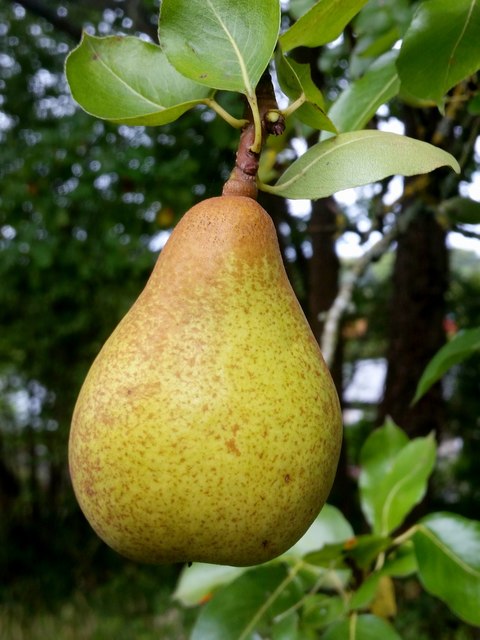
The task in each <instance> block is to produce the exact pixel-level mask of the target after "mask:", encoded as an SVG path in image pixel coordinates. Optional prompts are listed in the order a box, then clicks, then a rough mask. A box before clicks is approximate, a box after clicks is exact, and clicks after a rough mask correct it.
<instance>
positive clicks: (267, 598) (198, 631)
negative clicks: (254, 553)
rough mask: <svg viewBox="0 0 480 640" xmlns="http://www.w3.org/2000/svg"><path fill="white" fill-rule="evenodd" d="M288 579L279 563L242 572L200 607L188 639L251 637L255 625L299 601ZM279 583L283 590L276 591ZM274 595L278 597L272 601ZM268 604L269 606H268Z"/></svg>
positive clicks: (209, 639) (215, 639)
mask: <svg viewBox="0 0 480 640" xmlns="http://www.w3.org/2000/svg"><path fill="white" fill-rule="evenodd" d="M288 576H289V574H288V572H287V569H286V567H285V566H284V565H281V564H268V565H263V566H261V567H258V568H255V569H250V570H249V571H247V572H245V573H244V574H243V575H241V576H240V577H239V578H237V579H236V580H235V581H234V582H232V583H230V584H229V585H227V586H226V587H225V588H223V589H221V590H219V591H217V593H216V594H215V595H214V597H213V598H212V599H211V600H210V601H209V602H208V603H207V604H206V605H205V606H204V607H203V608H202V610H201V612H200V615H199V617H198V618H197V621H196V623H195V625H194V628H193V631H192V635H191V636H190V638H191V640H207V639H208V640H238V638H240V637H242V634H244V636H243V637H244V638H245V640H247V638H248V639H250V638H252V632H253V631H254V629H256V628H258V625H259V624H262V623H263V624H264V623H265V620H269V621H271V620H272V618H273V617H274V616H276V615H278V614H280V613H282V612H283V611H285V610H287V609H288V608H289V607H291V606H292V605H294V604H295V603H296V602H297V601H298V600H299V599H300V598H301V595H302V592H301V590H300V587H299V585H298V584H297V583H296V582H295V579H292V580H289V577H288ZM282 583H283V585H284V587H285V588H282V589H279V587H280V585H281V584H282ZM277 589H279V590H278V592H276V590H277ZM274 593H277V595H278V597H275V598H272V594H274ZM269 602H270V603H271V606H268V603H269ZM266 603H267V606H265V604H266ZM262 608H265V610H264V611H262V613H263V615H261V617H260V618H259V620H258V624H257V623H256V624H255V625H254V628H251V629H250V627H251V623H252V622H253V621H254V620H255V619H256V617H257V615H258V614H259V612H260V610H261V609H262ZM249 629H250V632H249Z"/></svg>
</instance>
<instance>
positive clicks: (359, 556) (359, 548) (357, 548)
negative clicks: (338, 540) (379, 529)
mask: <svg viewBox="0 0 480 640" xmlns="http://www.w3.org/2000/svg"><path fill="white" fill-rule="evenodd" d="M390 544H391V539H390V538H388V537H387V536H378V535H372V534H370V533H367V534H364V535H361V536H357V537H356V538H354V539H353V540H350V541H348V543H347V544H346V545H345V547H346V549H345V555H346V556H348V557H349V558H351V559H352V560H353V561H354V562H355V564H356V565H357V567H360V569H367V568H368V567H369V566H370V565H371V564H372V563H373V562H374V560H375V559H376V558H377V557H378V555H379V554H380V553H381V552H382V551H385V549H387V548H388V547H389V546H390Z"/></svg>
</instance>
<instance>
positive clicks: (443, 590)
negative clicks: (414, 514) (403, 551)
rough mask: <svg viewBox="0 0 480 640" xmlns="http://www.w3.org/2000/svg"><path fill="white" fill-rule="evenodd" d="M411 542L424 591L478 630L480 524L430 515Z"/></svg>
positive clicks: (452, 515) (450, 517) (479, 612)
mask: <svg viewBox="0 0 480 640" xmlns="http://www.w3.org/2000/svg"><path fill="white" fill-rule="evenodd" d="M413 542H414V546H415V553H416V556H417V562H418V569H419V575H420V580H421V581H422V583H423V585H424V587H425V589H426V590H427V591H429V592H430V593H432V594H433V595H435V596H437V597H438V598H440V599H441V600H443V601H444V602H445V603H446V604H447V605H448V606H449V607H450V609H451V610H452V611H453V612H454V613H455V614H456V615H457V616H459V617H460V618H462V619H463V620H465V621H466V622H468V623H469V624H474V625H479V626H480V606H479V603H480V522H479V521H475V520H468V519H467V518H464V517H462V516H459V515H455V514H451V513H435V514H431V515H430V516H427V517H426V518H424V519H423V520H422V521H421V522H420V524H419V526H418V531H417V533H416V534H415V535H414V538H413Z"/></svg>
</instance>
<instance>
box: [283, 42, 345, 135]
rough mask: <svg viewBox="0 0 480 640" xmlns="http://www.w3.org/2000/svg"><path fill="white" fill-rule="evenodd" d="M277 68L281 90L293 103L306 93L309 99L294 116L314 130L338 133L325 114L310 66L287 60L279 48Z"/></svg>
mask: <svg viewBox="0 0 480 640" xmlns="http://www.w3.org/2000/svg"><path fill="white" fill-rule="evenodd" d="M275 66H276V71H277V77H278V82H279V84H280V88H281V89H282V91H283V92H284V93H285V95H286V96H288V97H289V98H290V99H291V100H292V101H293V100H296V99H297V98H299V97H300V96H301V94H302V93H304V94H305V97H306V99H307V102H305V104H303V105H302V106H301V107H300V108H299V109H297V110H296V111H295V112H294V114H293V115H294V116H295V117H296V118H298V119H299V120H300V121H301V122H303V123H304V124H306V125H308V126H309V127H312V128H313V129H320V130H325V131H331V132H332V133H336V132H337V129H336V127H335V125H334V124H333V122H332V121H331V119H330V118H329V117H328V116H327V114H326V112H325V103H324V99H323V95H322V93H321V91H320V90H319V89H318V87H317V86H316V85H315V84H314V82H313V80H312V76H311V72H310V65H307V64H300V63H298V62H295V60H293V59H291V58H287V57H286V56H284V55H283V53H282V51H281V49H280V47H279V48H278V50H277V54H276V56H275Z"/></svg>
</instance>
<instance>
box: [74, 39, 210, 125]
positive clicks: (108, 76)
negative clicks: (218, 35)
mask: <svg viewBox="0 0 480 640" xmlns="http://www.w3.org/2000/svg"><path fill="white" fill-rule="evenodd" d="M65 71H66V76H67V80H68V83H69V86H70V90H71V92H72V96H73V97H74V99H75V100H76V101H77V102H78V103H79V105H80V106H81V107H82V108H83V109H84V110H85V111H86V112H87V113H90V114H91V115H94V116H96V117H97V118H102V119H104V120H110V121H112V122H116V123H125V124H129V125H163V124H166V123H168V122H173V121H174V120H176V119H177V118H179V117H180V116H181V115H182V114H183V113H185V111H187V110H188V109H191V108H192V107H194V106H195V105H197V104H199V103H201V102H202V101H203V100H204V99H205V98H207V97H208V96H209V95H210V94H211V90H209V89H207V88H206V87H203V86H201V85H199V84H197V83H195V82H192V81H191V80H188V79H187V78H184V77H183V76H182V75H180V74H179V73H178V72H177V71H176V70H175V69H174V68H173V67H172V65H171V64H170V63H169V62H168V60H167V58H166V57H165V54H164V53H163V52H162V50H161V49H160V47H158V46H156V45H154V44H151V43H149V42H145V41H144V40H140V39H139V38H134V37H132V36H127V37H120V36H109V37H107V38H97V37H95V36H90V35H88V34H87V33H85V34H84V35H83V37H82V41H81V43H80V44H79V46H78V47H77V48H76V49H74V50H73V51H72V52H71V53H70V54H69V56H68V58H67V60H66V65H65Z"/></svg>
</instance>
